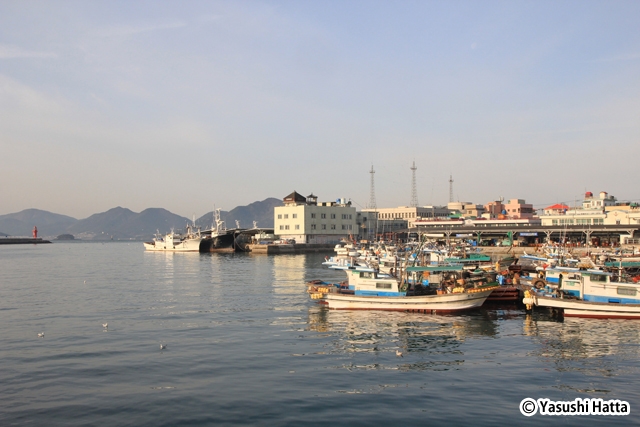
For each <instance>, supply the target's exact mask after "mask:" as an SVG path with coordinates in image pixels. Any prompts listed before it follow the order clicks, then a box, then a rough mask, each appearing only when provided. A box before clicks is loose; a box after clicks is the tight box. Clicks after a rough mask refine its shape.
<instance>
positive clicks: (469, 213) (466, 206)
mask: <svg viewBox="0 0 640 427" xmlns="http://www.w3.org/2000/svg"><path fill="white" fill-rule="evenodd" d="M447 209H448V210H449V212H450V215H454V216H459V217H463V218H479V217H481V216H482V214H483V213H484V206H482V205H476V204H474V203H471V202H449V203H447Z"/></svg>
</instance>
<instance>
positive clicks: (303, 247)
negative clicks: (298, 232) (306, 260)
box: [247, 243, 335, 255]
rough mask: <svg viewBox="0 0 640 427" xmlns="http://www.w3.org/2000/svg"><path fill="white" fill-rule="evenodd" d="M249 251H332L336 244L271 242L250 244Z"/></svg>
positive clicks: (284, 252) (293, 252) (272, 253)
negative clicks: (277, 243) (267, 243)
mask: <svg viewBox="0 0 640 427" xmlns="http://www.w3.org/2000/svg"><path fill="white" fill-rule="evenodd" d="M247 246H248V251H249V252H252V253H257V254H268V255H275V254H296V253H305V252H332V251H333V250H334V247H335V244H333V243H329V244H324V243H291V244H279V245H276V244H270V245H256V244H249V245H247Z"/></svg>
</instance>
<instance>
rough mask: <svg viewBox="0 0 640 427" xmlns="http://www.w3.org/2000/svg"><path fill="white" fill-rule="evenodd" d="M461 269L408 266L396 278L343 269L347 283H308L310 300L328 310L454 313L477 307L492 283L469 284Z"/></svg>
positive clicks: (360, 270)
mask: <svg viewBox="0 0 640 427" xmlns="http://www.w3.org/2000/svg"><path fill="white" fill-rule="evenodd" d="M462 271H463V269H462V267H461V266H443V267H433V266H426V267H408V268H407V269H406V270H405V271H404V272H402V274H400V275H399V276H400V277H401V278H400V279H398V278H396V277H394V276H391V275H388V274H383V273H380V272H377V271H371V270H370V269H366V270H365V269H358V268H357V267H356V268H353V269H347V270H345V272H346V273H347V277H348V282H345V283H340V284H327V283H324V282H318V281H315V282H310V283H308V284H307V291H308V292H309V294H311V298H312V299H316V300H319V302H321V303H323V304H326V305H327V306H328V307H329V308H331V309H338V310H340V309H346V310H391V311H410V312H420V313H439V312H455V311H460V310H468V309H473V308H477V307H480V306H481V305H482V304H483V303H484V301H485V300H486V299H487V297H488V296H489V294H491V292H492V291H493V290H494V289H496V288H497V284H495V283H490V284H487V283H475V284H473V285H470V284H468V283H466V282H465V280H464V279H462V278H461V277H462Z"/></svg>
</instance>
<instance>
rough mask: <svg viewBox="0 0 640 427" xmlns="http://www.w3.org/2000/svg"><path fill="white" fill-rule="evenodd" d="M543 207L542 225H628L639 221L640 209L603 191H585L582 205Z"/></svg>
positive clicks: (634, 204) (635, 204)
mask: <svg viewBox="0 0 640 427" xmlns="http://www.w3.org/2000/svg"><path fill="white" fill-rule="evenodd" d="M556 206H557V205H554V206H550V207H548V208H545V215H542V216H541V217H540V219H542V225H586V226H588V225H620V224H622V225H630V224H638V223H640V209H639V208H638V205H637V203H627V204H618V203H616V198H615V197H613V196H610V195H609V194H607V192H605V191H601V192H600V195H599V197H594V196H593V193H591V192H590V191H587V192H586V193H585V195H584V200H583V201H582V207H575V208H568V209H563V210H558V209H552V208H555V207H556Z"/></svg>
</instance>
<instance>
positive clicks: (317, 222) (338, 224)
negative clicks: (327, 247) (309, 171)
mask: <svg viewBox="0 0 640 427" xmlns="http://www.w3.org/2000/svg"><path fill="white" fill-rule="evenodd" d="M283 202H284V206H276V207H275V208H274V232H275V234H276V235H277V236H279V238H280V239H285V240H295V242H296V243H338V242H340V240H342V239H347V238H349V237H352V236H355V235H357V234H358V233H359V230H358V224H357V222H356V221H357V214H356V208H355V207H352V206H351V202H350V201H347V200H346V199H337V200H336V201H335V202H320V203H318V198H317V196H315V195H313V194H310V195H309V196H307V197H304V196H302V195H300V194H299V193H297V192H295V191H294V192H293V193H291V194H289V195H288V196H286V197H285V198H284V199H283Z"/></svg>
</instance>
